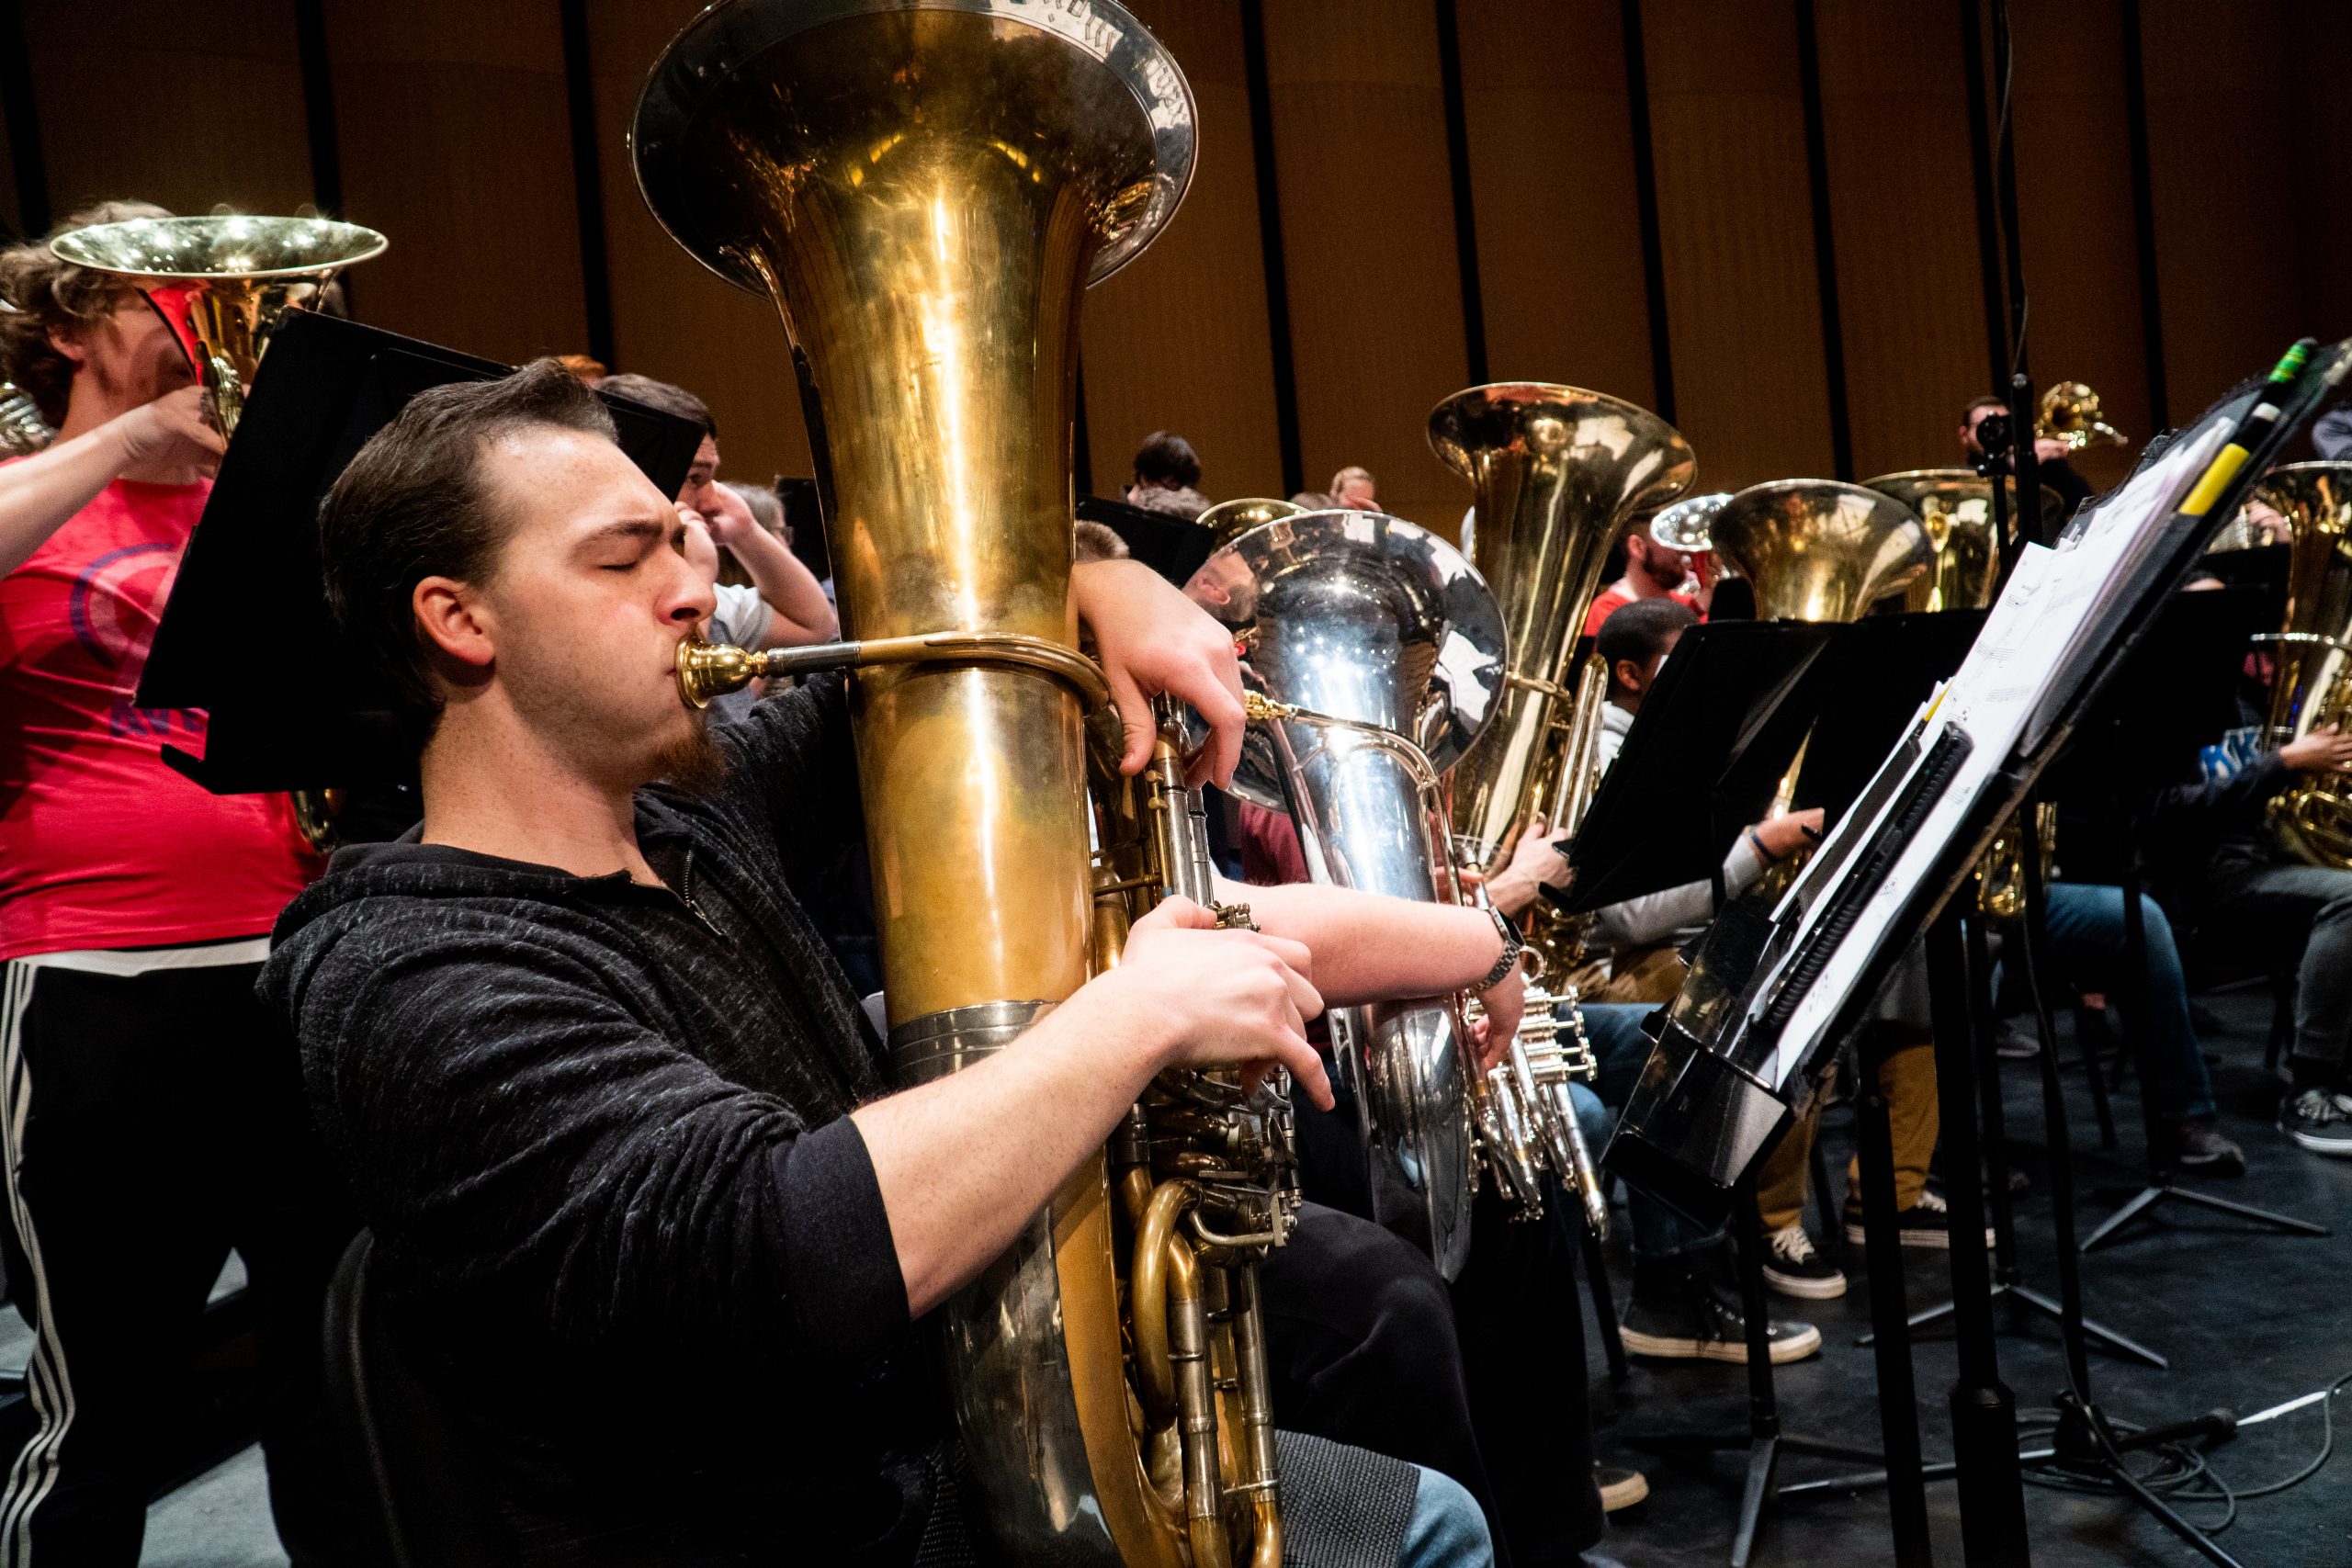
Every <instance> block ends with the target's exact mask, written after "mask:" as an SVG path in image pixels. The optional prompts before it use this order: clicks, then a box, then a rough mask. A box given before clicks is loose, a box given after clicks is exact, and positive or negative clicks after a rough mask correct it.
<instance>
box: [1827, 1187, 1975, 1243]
mask: <svg viewBox="0 0 2352 1568" xmlns="http://www.w3.org/2000/svg"><path fill="white" fill-rule="evenodd" d="M1894 1223H1895V1230H1896V1233H1897V1234H1898V1235H1901V1236H1902V1237H1903V1245H1904V1246H1905V1247H1934V1248H1935V1249H1936V1250H1938V1251H1939V1252H1950V1251H1951V1205H1950V1204H1948V1203H1946V1202H1945V1201H1944V1195H1943V1194H1942V1193H1940V1192H1938V1191H1935V1190H1922V1191H1921V1192H1920V1194H1919V1201H1917V1202H1916V1203H1914V1204H1912V1205H1911V1206H1910V1207H1909V1208H1907V1209H1905V1210H1904V1211H1903V1212H1902V1213H1899V1214H1897V1215H1895V1216H1894ZM1846 1239H1847V1240H1848V1241H1849V1242H1852V1243H1853V1244H1854V1245H1855V1246H1856V1247H1860V1246H1861V1245H1862V1243H1863V1242H1864V1241H1865V1240H1866V1239H1868V1238H1867V1237H1866V1236H1865V1235H1864V1234H1863V1231H1862V1210H1861V1205H1860V1204H1859V1203H1849V1204H1847V1205H1846ZM1992 1245H1993V1227H1992V1226H1991V1225H1986V1226H1985V1246H1987V1247H1990V1246H1992Z"/></svg>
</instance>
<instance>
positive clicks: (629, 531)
mask: <svg viewBox="0 0 2352 1568" xmlns="http://www.w3.org/2000/svg"><path fill="white" fill-rule="evenodd" d="M674 525H675V519H672V520H671V521H670V522H666V523H665V522H661V521H657V520H656V519H654V518H650V517H627V518H623V519H621V520H620V521H618V522H615V523H607V524H605V525H604V526H603V527H601V528H598V529H596V530H594V532H593V533H589V534H585V535H582V536H581V540H580V543H581V544H582V546H583V547H586V546H592V545H599V544H602V543H604V542H605V540H608V539H651V540H654V541H656V542H659V541H661V540H663V539H666V538H668V537H669V536H670V530H671V528H672V527H673V526H674Z"/></svg>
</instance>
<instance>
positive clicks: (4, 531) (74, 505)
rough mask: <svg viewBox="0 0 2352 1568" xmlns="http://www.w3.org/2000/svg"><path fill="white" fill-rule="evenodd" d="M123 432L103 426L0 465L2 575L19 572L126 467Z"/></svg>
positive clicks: (0, 560)
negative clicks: (19, 459) (19, 568)
mask: <svg viewBox="0 0 2352 1568" xmlns="http://www.w3.org/2000/svg"><path fill="white" fill-rule="evenodd" d="M124 457H125V454H124V452H123V448H122V435H121V433H120V432H119V431H118V430H116V429H115V428H114V427H113V425H112V424H102V425H100V426H98V427H97V428H96V430H91V431H86V432H85V433H84V434H80V435H77V436H75V437H74V439H73V440H71V441H61V442H59V443H58V444H57V445H56V446H51V448H50V449H49V450H47V451H46V452H40V453H36V454H35V455H34V456H32V457H27V458H26V459H24V461H22V462H19V463H10V464H8V465H7V466H6V467H5V468H0V575H4V574H6V573H7V572H11V571H14V570H17V568H18V567H20V566H22V565H24V564H25V562H26V561H27V560H28V559H29V558H31V556H32V553H33V552H34V551H35V550H37V549H39V548H40V547H41V546H43V545H44V544H47V543H48V542H49V536H51V534H54V533H56V532H57V530H58V529H60V528H62V527H63V526H64V525H65V524H66V522H67V520H68V519H70V518H71V517H72V516H73V515H74V513H77V512H79V511H81V510H82V508H84V507H85V506H87V505H89V504H90V502H91V501H92V499H93V498H95V497H96V495H97V493H98V492H99V491H102V490H104V489H106V488H107V485H108V484H110V483H112V482H113V480H114V478H115V476H116V475H117V474H119V473H120V472H121V471H122V468H123V462H124Z"/></svg>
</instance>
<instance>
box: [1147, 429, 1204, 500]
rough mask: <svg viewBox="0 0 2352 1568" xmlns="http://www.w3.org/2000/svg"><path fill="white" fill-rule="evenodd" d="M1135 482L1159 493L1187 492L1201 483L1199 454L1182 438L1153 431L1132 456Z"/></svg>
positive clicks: (1168, 433)
mask: <svg viewBox="0 0 2352 1568" xmlns="http://www.w3.org/2000/svg"><path fill="white" fill-rule="evenodd" d="M1136 479H1138V480H1139V481H1141V482H1142V483H1144V484H1148V485H1158V486H1159V488H1160V489H1162V490H1191V489H1192V488H1193V487H1194V486H1195V485H1197V484H1199V483H1200V482H1201V457H1200V454H1199V453H1197V452H1195V451H1193V444H1192V443H1191V442H1189V441H1187V440H1185V439H1184V438H1183V437H1182V436H1181V435H1177V434H1171V433H1170V432H1169V431H1165V430H1155V431H1153V432H1152V433H1151V434H1149V435H1147V436H1145V437H1144V438H1143V446H1141V447H1139V448H1138V449H1137V450H1136Z"/></svg>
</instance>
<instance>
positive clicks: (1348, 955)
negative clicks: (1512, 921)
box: [1217, 879, 1503, 1007]
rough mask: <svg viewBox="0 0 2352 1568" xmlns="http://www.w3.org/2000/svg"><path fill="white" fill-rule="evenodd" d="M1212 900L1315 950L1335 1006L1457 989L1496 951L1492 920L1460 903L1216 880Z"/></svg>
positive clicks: (1488, 964)
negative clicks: (1243, 909) (1245, 910)
mask: <svg viewBox="0 0 2352 1568" xmlns="http://www.w3.org/2000/svg"><path fill="white" fill-rule="evenodd" d="M1217 897H1219V898H1220V899H1222V900H1225V901H1226V902H1228V903H1240V904H1247V905H1249V906H1250V917H1251V918H1252V919H1254V920H1256V922H1257V924H1258V929H1259V930H1260V931H1265V932H1267V933H1269V934H1270V935H1273V936H1281V937H1288V938H1289V939H1290V940H1291V941H1293V942H1301V943H1304V944H1305V945H1306V950H1307V951H1308V952H1309V953H1313V954H1314V955H1315V988H1316V989H1317V990H1318V991H1320V992H1321V993H1322V994H1323V999H1324V1001H1325V1002H1327V1003H1329V1004H1330V1005H1331V1006H1334V1007H1349V1006H1352V1005H1354V1004H1355V1003H1358V1002H1369V1001H1384V1000H1387V999H1390V998H1400V997H1433V996H1442V995H1443V994H1445V993H1446V992H1448V991H1458V990H1461V989H1462V988H1463V987H1466V986H1473V985H1476V984H1477V983H1478V982H1479V981H1480V980H1483V979H1485V978H1486V977H1487V973H1488V972H1489V971H1491V970H1492V969H1493V968H1494V966H1495V960H1496V959H1498V958H1499V957H1501V956H1502V948H1503V942H1502V935H1501V933H1500V932H1498V931H1496V930H1495V922H1494V921H1493V920H1492V919H1489V918H1488V917H1487V915H1486V914H1485V913H1484V912H1482V911H1480V910H1477V909H1474V908H1469V907H1467V906H1465V905H1460V904H1432V903H1423V902H1421V901H1419V900H1418V899H1412V898H1395V897H1389V896H1387V895H1385V894H1381V893H1358V892H1355V891H1353V890H1351V889H1350V888H1345V887H1321V886H1314V885H1312V884H1309V883H1303V882H1295V883H1291V884H1289V885H1287V886H1282V887H1251V886H1244V885H1242V884H1239V883H1227V882H1224V881H1223V880H1222V879H1220V882H1219V886H1218V889H1217Z"/></svg>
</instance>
